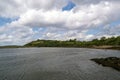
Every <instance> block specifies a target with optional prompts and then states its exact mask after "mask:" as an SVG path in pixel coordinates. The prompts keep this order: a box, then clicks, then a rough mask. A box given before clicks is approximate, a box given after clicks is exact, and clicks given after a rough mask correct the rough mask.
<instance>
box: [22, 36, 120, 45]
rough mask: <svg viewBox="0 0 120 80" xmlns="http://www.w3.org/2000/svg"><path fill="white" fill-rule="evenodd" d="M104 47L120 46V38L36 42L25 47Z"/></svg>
mask: <svg viewBox="0 0 120 80" xmlns="http://www.w3.org/2000/svg"><path fill="white" fill-rule="evenodd" d="M102 45H112V46H120V36H118V37H111V38H106V37H102V38H101V39H93V40H92V41H77V40H76V39H70V40H67V41H59V40H39V39H38V40H36V41H32V42H30V43H28V44H25V45H24V46H25V47H92V46H102Z"/></svg>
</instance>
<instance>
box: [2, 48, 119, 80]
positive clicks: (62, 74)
mask: <svg viewBox="0 0 120 80" xmlns="http://www.w3.org/2000/svg"><path fill="white" fill-rule="evenodd" d="M110 56H116V57H120V51H117V50H100V49H99V50H98V49H87V48H86V49H85V48H12V49H8V48H7V49H0V80H120V72H118V71H116V70H114V69H112V68H109V67H102V66H100V65H98V64H96V63H95V62H92V61H90V60H89V59H91V58H100V57H110Z"/></svg>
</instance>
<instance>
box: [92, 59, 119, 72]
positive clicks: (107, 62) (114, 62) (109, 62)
mask: <svg viewBox="0 0 120 80" xmlns="http://www.w3.org/2000/svg"><path fill="white" fill-rule="evenodd" d="M91 60H92V61H95V62H96V63H98V64H100V65H102V66H105V67H112V68H114V69H116V70H118V71H120V58H117V57H108V58H94V59H91Z"/></svg>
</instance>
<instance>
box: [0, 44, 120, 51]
mask: <svg viewBox="0 0 120 80" xmlns="http://www.w3.org/2000/svg"><path fill="white" fill-rule="evenodd" d="M4 48H88V49H103V50H104V49H105V50H120V46H107V45H103V46H92V47H31V46H29V47H26V46H0V49H4Z"/></svg>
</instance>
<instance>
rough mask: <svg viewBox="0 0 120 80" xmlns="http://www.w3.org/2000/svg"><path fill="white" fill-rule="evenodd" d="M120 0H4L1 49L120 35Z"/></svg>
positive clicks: (0, 14)
mask: <svg viewBox="0 0 120 80" xmlns="http://www.w3.org/2000/svg"><path fill="white" fill-rule="evenodd" d="M119 4H120V1H119V0H60V1H59V0H36V1H33V0H1V1H0V11H1V12H0V46H5V45H24V44H26V43H28V42H31V41H35V40H37V39H43V40H63V41H65V40H69V39H77V40H79V41H89V40H93V39H96V38H97V39H100V38H101V37H106V38H108V37H112V36H114V37H116V36H120V15H119V14H120V5H119Z"/></svg>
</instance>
